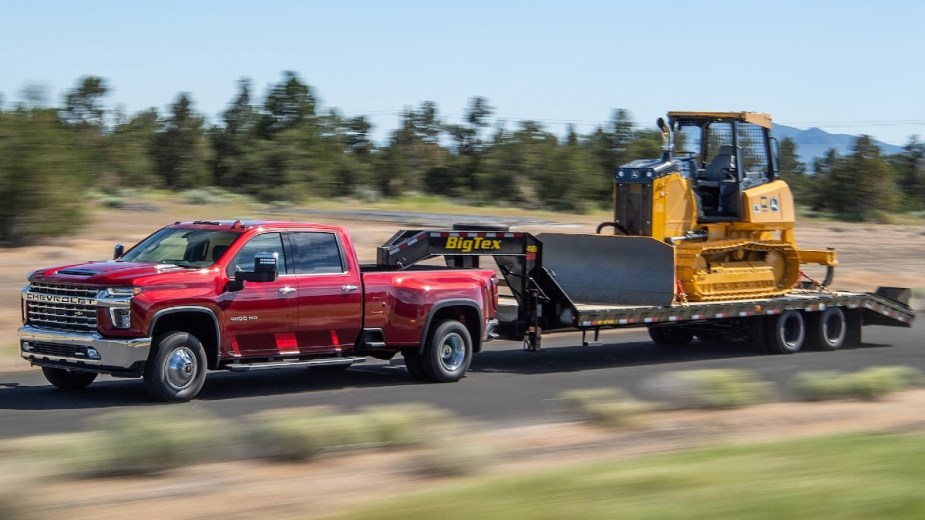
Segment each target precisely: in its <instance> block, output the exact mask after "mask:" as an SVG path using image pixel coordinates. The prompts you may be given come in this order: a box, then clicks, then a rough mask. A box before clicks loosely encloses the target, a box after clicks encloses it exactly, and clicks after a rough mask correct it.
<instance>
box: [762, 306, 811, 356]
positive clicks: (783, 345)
mask: <svg viewBox="0 0 925 520" xmlns="http://www.w3.org/2000/svg"><path fill="white" fill-rule="evenodd" d="M805 337H806V328H805V326H804V323H803V315H802V314H801V313H800V312H799V311H784V312H782V313H781V314H779V315H777V316H769V317H768V318H767V321H766V322H765V341H766V345H767V349H768V351H770V352H771V353H772V354H795V353H797V352H799V351H800V349H802V348H803V340H804V339H805Z"/></svg>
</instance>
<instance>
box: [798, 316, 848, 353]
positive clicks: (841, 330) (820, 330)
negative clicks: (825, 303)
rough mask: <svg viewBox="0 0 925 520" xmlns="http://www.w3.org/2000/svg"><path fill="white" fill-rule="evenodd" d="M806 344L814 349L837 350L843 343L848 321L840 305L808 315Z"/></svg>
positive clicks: (846, 333)
mask: <svg viewBox="0 0 925 520" xmlns="http://www.w3.org/2000/svg"><path fill="white" fill-rule="evenodd" d="M808 318H809V319H808V320H807V321H808V323H807V331H806V345H807V346H808V347H810V348H812V349H814V350H830V351H831V350H838V349H840V348H841V347H842V345H844V344H845V337H846V336H847V335H848V322H847V320H846V319H845V311H843V310H842V309H841V308H840V307H829V308H828V309H826V310H824V311H822V312H814V313H812V314H809V315H808Z"/></svg>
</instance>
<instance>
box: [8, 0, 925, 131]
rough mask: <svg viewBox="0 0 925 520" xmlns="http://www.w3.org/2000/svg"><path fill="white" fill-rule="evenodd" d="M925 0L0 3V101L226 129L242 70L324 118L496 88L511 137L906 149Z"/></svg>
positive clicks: (451, 107)
mask: <svg viewBox="0 0 925 520" xmlns="http://www.w3.org/2000/svg"><path fill="white" fill-rule="evenodd" d="M923 19H925V2H915V1H912V0H880V1H871V0H865V1H857V0H840V1H829V0H802V1H799V0H797V1H794V0H780V1H770V2H758V1H749V0H738V1H725V0H717V1H703V0H661V1H657V0H656V1H652V0H650V1H646V0H636V1H623V0H610V1H606V0H600V1H585V0H570V1H562V0H559V1H551V0H548V1H547V0H532V1H503V0H494V1H486V0H467V1H465V2H448V1H438V0H430V1H427V2H424V1H404V0H391V1H367V0H352V1H349V2H332V1H328V2H321V1H312V0H304V1H273V0H264V1H263V2H257V1H254V0H251V1H237V0H223V1H213V0H199V1H196V0H186V1H177V0H159V1H157V2H142V1H137V2H136V1H131V0H120V1H104V0H81V1H66V0H61V1H50V0H31V1H28V2H24V1H20V0H0V96H2V103H3V106H4V107H6V108H9V107H10V106H12V105H13V104H15V103H18V102H23V101H25V100H26V99H27V98H26V95H25V92H26V91H27V90H35V87H38V89H39V90H40V91H44V92H45V93H46V98H47V103H48V104H51V105H56V106H59V105H60V104H62V100H63V97H64V95H65V93H66V92H67V91H68V90H69V89H72V88H74V86H75V85H76V84H77V81H78V79H79V78H81V77H82V76H86V75H94V76H101V77H103V78H105V79H106V81H107V84H108V86H109V87H110V89H111V92H110V93H109V94H108V95H107V97H106V98H105V100H104V101H105V103H106V105H107V106H109V107H116V106H119V107H121V108H122V109H123V110H124V111H125V112H127V113H129V114H133V113H136V112H138V111H141V110H144V109H147V108H150V107H155V108H157V109H158V110H160V111H162V112H164V111H165V110H166V107H168V106H169V105H170V104H171V103H172V102H173V101H175V99H176V97H177V95H178V94H179V93H180V92H188V93H189V94H190V95H191V96H192V99H193V101H194V106H195V108H196V110H198V111H199V112H201V113H202V114H204V115H205V116H206V117H207V118H208V119H209V120H210V121H211V122H217V121H219V120H220V116H221V113H222V111H223V110H225V108H226V107H227V105H228V103H229V102H230V101H231V100H232V98H233V97H234V96H235V93H236V90H237V82H238V81H239V80H240V79H241V78H249V79H250V80H251V81H252V85H253V87H254V94H255V95H256V96H257V98H258V99H262V97H263V95H264V94H265V93H266V91H267V89H268V88H269V86H270V85H272V84H274V83H277V82H279V81H280V80H281V78H282V72H283V71H286V70H292V71H295V72H296V73H297V74H298V75H299V77H300V78H301V79H302V81H304V82H306V83H308V84H309V85H311V86H312V88H313V89H314V93H315V95H316V96H317V97H318V98H319V99H320V104H321V109H322V110H327V109H331V108H336V109H338V111H340V112H341V113H342V114H344V115H346V116H350V117H353V116H358V115H365V116H367V117H368V118H369V119H370V120H371V121H372V122H373V123H374V125H375V127H376V129H375V133H374V136H376V137H377V139H379V140H382V139H385V137H386V136H387V135H388V133H389V132H390V131H391V130H393V129H395V128H396V127H397V125H398V121H399V114H400V113H401V111H402V110H404V109H406V108H409V107H416V106H418V105H419V104H420V103H421V102H423V101H434V102H436V103H437V106H438V109H439V111H440V114H441V115H442V116H443V117H444V119H446V120H447V121H448V122H450V123H458V122H460V121H461V118H462V115H463V114H464V113H465V108H466V106H467V104H468V102H469V100H470V98H471V97H473V96H476V95H478V96H483V97H485V98H487V99H488V101H489V104H490V105H491V106H492V107H494V109H495V116H496V117H497V118H498V119H499V120H501V121H504V122H506V124H507V126H508V127H509V128H512V127H514V126H515V125H516V123H517V122H518V121H522V120H527V119H530V120H534V121H538V122H540V123H542V124H543V125H544V126H545V128H547V129H548V130H550V131H552V132H554V133H556V134H559V135H563V134H564V132H565V130H566V128H567V125H569V124H572V125H574V127H575V129H576V131H578V133H589V132H591V131H593V130H594V128H595V127H597V126H600V125H603V124H605V123H606V121H607V120H608V119H609V118H610V115H611V113H612V112H613V110H614V109H617V108H622V109H626V110H628V111H629V113H630V115H631V117H632V119H633V120H634V121H636V122H637V124H639V125H640V127H642V128H653V129H654V127H655V125H654V121H655V119H656V118H657V117H659V116H661V115H664V114H665V112H667V111H669V110H720V111H727V110H735V111H739V110H748V111H756V112H768V113H771V114H772V116H773V118H774V121H775V122H777V123H780V124H784V125H788V126H794V127H797V128H804V129H805V128H810V127H818V128H822V129H823V130H825V131H827V132H830V133H841V134H862V133H863V134H868V135H871V136H873V137H874V138H876V139H878V140H881V141H884V142H888V143H891V144H899V145H902V144H904V143H906V142H908V140H909V138H910V136H912V135H913V134H915V135H920V136H922V135H925V100H923V86H925V68H923V67H922V62H920V61H919V59H921V57H920V58H916V57H915V56H920V55H921V54H922V51H923V50H925V30H923V27H922V20H923Z"/></svg>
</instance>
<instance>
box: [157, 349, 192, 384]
mask: <svg viewBox="0 0 925 520" xmlns="http://www.w3.org/2000/svg"><path fill="white" fill-rule="evenodd" d="M164 369H165V370H164V373H165V376H166V379H167V384H168V385H170V387H171V388H173V389H174V390H183V389H184V388H186V387H188V386H189V385H190V384H191V383H192V382H193V379H195V378H196V372H197V371H198V370H197V367H196V356H195V355H194V354H193V351H192V350H190V349H189V348H188V347H179V348H176V349H174V350H173V351H171V352H170V354H169V355H168V356H167V360H166V361H165V362H164Z"/></svg>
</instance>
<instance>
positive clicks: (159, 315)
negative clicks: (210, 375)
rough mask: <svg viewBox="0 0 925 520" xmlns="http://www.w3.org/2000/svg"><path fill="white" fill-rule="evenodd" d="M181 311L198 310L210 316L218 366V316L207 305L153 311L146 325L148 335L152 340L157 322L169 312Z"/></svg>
mask: <svg viewBox="0 0 925 520" xmlns="http://www.w3.org/2000/svg"><path fill="white" fill-rule="evenodd" d="M181 312H198V313H200V314H206V315H208V316H209V317H210V318H212V324H213V325H214V326H215V366H218V364H219V361H221V358H222V329H221V327H220V326H219V323H218V316H216V315H215V311H213V310H212V309H210V308H208V307H200V306H195V305H185V306H180V307H168V308H166V309H161V310H159V311H157V312H155V313H154V316H153V317H152V318H151V324H150V325H149V326H148V337H150V338H151V339H152V340H153V339H154V330H155V328H157V322H158V321H159V320H160V319H161V318H163V317H164V316H167V315H169V314H177V313H181Z"/></svg>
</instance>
